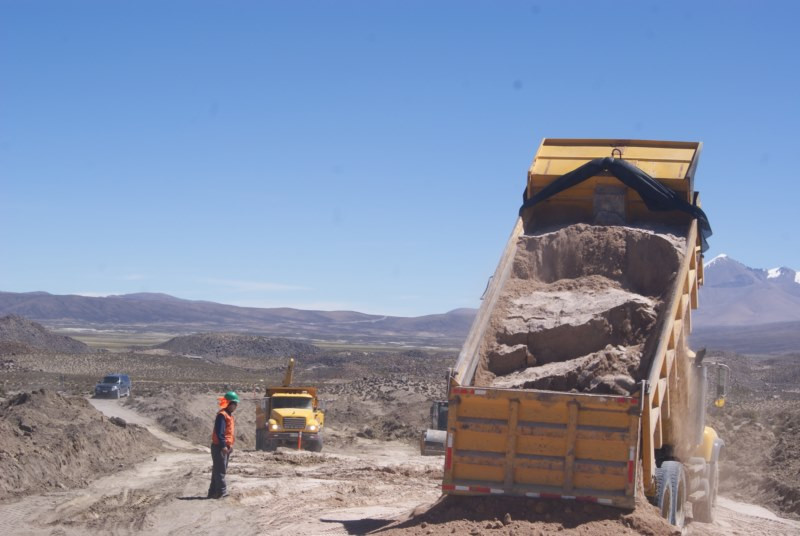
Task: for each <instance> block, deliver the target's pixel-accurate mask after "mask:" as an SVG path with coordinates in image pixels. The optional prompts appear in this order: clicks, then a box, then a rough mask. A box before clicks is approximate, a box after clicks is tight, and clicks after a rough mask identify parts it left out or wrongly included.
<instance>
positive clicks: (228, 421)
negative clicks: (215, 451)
mask: <svg viewBox="0 0 800 536" xmlns="http://www.w3.org/2000/svg"><path fill="white" fill-rule="evenodd" d="M218 415H222V416H223V417H225V445H224V446H228V447H232V446H233V428H234V424H233V415H231V414H230V413H228V412H227V411H225V410H224V409H221V410H219V413H218ZM215 422H216V421H215ZM211 442H212V443H213V444H215V445H219V444H220V441H219V438H218V437H217V429H216V426H215V427H214V429H213V430H212V431H211Z"/></svg>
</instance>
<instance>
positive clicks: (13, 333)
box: [0, 315, 92, 355]
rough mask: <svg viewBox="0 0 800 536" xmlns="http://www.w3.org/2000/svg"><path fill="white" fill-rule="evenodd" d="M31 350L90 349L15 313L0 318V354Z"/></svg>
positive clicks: (68, 350) (82, 352) (66, 350)
mask: <svg viewBox="0 0 800 536" xmlns="http://www.w3.org/2000/svg"><path fill="white" fill-rule="evenodd" d="M31 350H43V351H46V352H64V353H70V354H88V353H91V352H92V349H91V348H89V347H88V346H87V345H85V344H84V343H82V342H80V341H76V340H75V339H73V338H72V337H67V336H66V335H57V334H55V333H52V332H51V331H49V330H48V329H47V328H45V327H44V326H42V325H41V324H39V323H38V322H34V321H32V320H28V319H27V318H23V317H21V316H17V315H8V316H4V317H2V318H0V355H2V354H6V355H8V354H22V353H27V352H30V351H31Z"/></svg>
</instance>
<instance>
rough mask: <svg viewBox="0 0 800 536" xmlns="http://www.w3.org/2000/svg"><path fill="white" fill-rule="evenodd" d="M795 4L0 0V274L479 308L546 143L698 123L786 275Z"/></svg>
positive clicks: (714, 172) (722, 232) (749, 252)
mask: <svg viewBox="0 0 800 536" xmlns="http://www.w3.org/2000/svg"><path fill="white" fill-rule="evenodd" d="M798 6H800V3H797V2H758V3H756V2H686V3H678V2H618V1H615V2H596V3H589V2H463V1H461V2H435V3H434V2H408V1H403V2H367V1H365V2H274V3H271V2H260V1H259V2H237V1H231V2H223V1H215V2H208V1H191V2H189V1H187V2H177V1H165V0H164V1H150V2H148V1H135V2H134V1H128V2H107V1H72V2H64V1H61V0H59V1H52V2H37V1H22V0H20V1H9V0H4V1H2V2H0V290H5V291H13V292H23V291H34V290H45V291H48V292H52V293H56V294H69V293H77V294H87V295H105V294H117V293H128V292H141V291H147V292H166V293H169V294H173V295H175V296H178V297H182V298H188V299H205V300H212V301H219V302H223V303H233V304H240V305H255V306H265V307H271V306H293V307H300V308H320V309H353V310H359V311H364V312H369V313H384V314H399V315H419V314H426V313H436V312H444V311H447V310H449V309H453V308H456V307H476V306H477V305H478V303H479V301H478V299H479V296H480V294H481V292H482V291H483V289H484V286H485V284H486V281H487V278H488V277H489V275H490V274H491V273H492V272H493V271H494V268H495V265H496V263H497V260H498V258H499V255H500V252H501V250H502V248H503V245H504V243H505V241H506V238H507V236H508V233H509V232H510V230H511V227H512V225H513V223H514V220H515V217H516V212H517V208H518V206H519V204H520V201H521V192H522V189H523V187H524V184H525V174H526V171H527V168H528V165H529V164H530V161H531V159H532V157H533V154H534V151H535V149H536V147H537V145H538V143H539V141H540V140H541V138H543V137H603V138H616V137H619V138H645V139H674V140H689V141H703V142H704V152H703V155H702V158H701V161H700V166H699V169H698V173H697V178H696V186H697V188H698V189H699V190H700V191H701V192H702V196H703V201H704V207H705V208H706V211H707V212H708V214H709V217H710V219H711V224H712V227H713V229H714V236H713V237H712V239H711V248H712V249H711V250H710V251H709V252H708V257H707V258H711V256H713V255H716V254H718V253H722V252H725V253H728V254H729V255H730V256H732V257H734V258H736V259H738V260H740V261H742V262H744V263H746V264H749V265H751V266H754V267H764V268H768V267H773V266H779V265H786V266H789V267H793V268H797V269H800V247H798V246H800V233H798V227H799V225H798V211H799V209H798V200H799V198H800V196H799V195H798V194H800V186H798V183H799V182H800V173H799V172H798V162H797V160H798V156H800V155H799V154H798V153H800V151H799V150H798V148H800V104H799V103H800V80H799V79H798V77H800V37H798V33H800V32H798V30H797V21H798V20H800V8H799V7H798Z"/></svg>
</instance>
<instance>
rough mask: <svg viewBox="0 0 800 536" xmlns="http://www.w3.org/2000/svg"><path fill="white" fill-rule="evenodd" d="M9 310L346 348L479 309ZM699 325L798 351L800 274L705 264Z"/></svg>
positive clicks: (425, 335) (428, 328)
mask: <svg viewBox="0 0 800 536" xmlns="http://www.w3.org/2000/svg"><path fill="white" fill-rule="evenodd" d="M8 314H16V315H20V316H24V317H26V318H30V319H32V320H35V321H38V322H42V323H43V324H45V325H47V326H49V327H54V328H95V329H135V330H141V331H171V332H173V333H197V332H202V331H235V332H250V333H257V334H261V335H268V336H278V337H289V338H296V339H298V338H299V339H319V340H326V341H337V340H341V341H346V342H348V343H359V342H362V343H374V342H381V343H387V342H395V341H396V342H402V343H410V344H420V345H431V346H438V347H442V346H449V347H458V346H460V345H461V344H462V343H463V341H464V339H465V338H466V336H467V333H468V331H469V328H470V326H471V324H472V321H473V319H474V318H475V314H476V310H475V309H455V310H453V311H450V312H448V313H443V314H435V315H425V316H418V317H398V316H379V315H369V314H365V313H359V312H355V311H307V310H301V309H291V308H286V307H281V308H272V309H259V308H255V307H237V306H234V305H224V304H220V303H214V302H208V301H192V300H183V299H180V298H175V297H174V296H169V295H167V294H154V293H139V294H125V295H121V296H108V297H105V298H96V297H86V296H74V295H67V296H58V295H53V294H48V293H47V292H27V293H13V292H0V316H2V315H8ZM692 321H693V327H694V333H693V335H692V344H693V345H694V346H701V345H708V346H710V347H713V348H719V349H727V350H735V351H740V352H750V353H758V352H764V353H770V352H792V351H796V352H798V353H800V274H798V272H796V271H795V270H792V269H791V268H786V267H781V268H773V269H768V270H763V269H758V268H750V267H748V266H745V265H744V264H742V263H740V262H738V261H736V260H734V259H732V258H730V257H728V256H727V255H719V256H717V257H715V258H714V259H712V260H711V261H709V262H708V263H707V264H706V265H705V284H704V285H703V287H701V289H700V308H699V309H698V310H696V311H693V313H692Z"/></svg>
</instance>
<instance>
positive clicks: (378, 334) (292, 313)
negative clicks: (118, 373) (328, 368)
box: [0, 292, 475, 346]
mask: <svg viewBox="0 0 800 536" xmlns="http://www.w3.org/2000/svg"><path fill="white" fill-rule="evenodd" d="M7 314H15V315H20V316H24V317H26V318H30V319H33V320H36V321H38V322H42V323H44V324H46V325H48V326H50V327H53V328H68V327H69V328H79V327H80V328H95V329H136V330H141V331H151V330H158V331H172V332H174V333H194V332H200V331H240V332H253V333H259V334H264V335H271V336H282V337H290V338H303V339H321V340H342V341H347V342H351V343H352V342H365V343H367V342H392V341H398V342H406V343H409V342H411V343H417V344H430V345H435V346H459V345H460V344H461V342H462V341H463V340H464V338H465V337H466V335H467V332H468V331H469V327H470V325H471V323H472V319H473V318H474V316H475V310H474V309H456V310H453V311H450V312H448V313H443V314H434V315H426V316H418V317H397V316H379V315H369V314H365V313H359V312H355V311H307V310H301V309H291V308H288V307H281V308H272V309H260V308H255V307H237V306H234V305H224V304H220V303H214V302H208V301H192V300H183V299H180V298H175V297H174V296H169V295H167V294H155V293H138V294H125V295H121V296H108V297H105V298H98V297H87V296H75V295H53V294H49V293H47V292H25V293H14V292H0V316H1V315H7Z"/></svg>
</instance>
